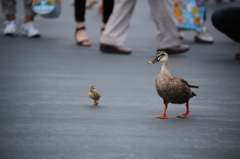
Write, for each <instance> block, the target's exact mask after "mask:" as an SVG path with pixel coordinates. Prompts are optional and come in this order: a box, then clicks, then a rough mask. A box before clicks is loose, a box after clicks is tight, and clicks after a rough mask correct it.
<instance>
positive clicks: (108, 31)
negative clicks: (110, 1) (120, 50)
mask: <svg viewBox="0 0 240 159" xmlns="http://www.w3.org/2000/svg"><path fill="white" fill-rule="evenodd" d="M135 3H136V0H116V2H115V5H114V8H113V12H112V14H111V16H110V18H109V19H108V22H107V25H106V28H105V31H104V33H103V35H102V36H101V39H100V42H101V43H104V44H108V45H114V46H123V45H124V42H125V40H126V38H127V30H128V27H129V23H130V19H131V16H132V13H133V10H134V7H135Z"/></svg>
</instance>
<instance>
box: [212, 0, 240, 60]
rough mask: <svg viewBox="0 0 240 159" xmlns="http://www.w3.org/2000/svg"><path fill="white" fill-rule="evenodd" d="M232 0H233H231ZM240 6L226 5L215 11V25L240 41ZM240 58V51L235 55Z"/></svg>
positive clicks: (231, 37) (213, 16) (213, 20)
mask: <svg viewBox="0 0 240 159" xmlns="http://www.w3.org/2000/svg"><path fill="white" fill-rule="evenodd" d="M231 1H232V0H231ZM239 15H240V6H235V7H224V8H220V9H218V10H216V11H214V12H213V14H212V24H213V26H214V27H215V28H216V29H218V30H219V31H221V32H222V33H224V34H225V35H227V36H228V37H229V38H230V39H232V40H234V41H236V42H238V43H240V16H239ZM235 58H236V59H237V60H240V53H237V54H236V55H235Z"/></svg>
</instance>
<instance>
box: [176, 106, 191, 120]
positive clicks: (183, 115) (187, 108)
mask: <svg viewBox="0 0 240 159" xmlns="http://www.w3.org/2000/svg"><path fill="white" fill-rule="evenodd" d="M189 113H190V111H189V103H188V102H187V103H186V113H185V114H182V115H179V116H177V118H187V117H188V115H189Z"/></svg>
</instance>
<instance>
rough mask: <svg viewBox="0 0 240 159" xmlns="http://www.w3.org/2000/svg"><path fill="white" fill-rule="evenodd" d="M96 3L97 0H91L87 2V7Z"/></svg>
mask: <svg viewBox="0 0 240 159" xmlns="http://www.w3.org/2000/svg"><path fill="white" fill-rule="evenodd" d="M96 3H97V0H90V2H88V3H87V5H86V8H91V7H92V6H93V5H94V4H96Z"/></svg>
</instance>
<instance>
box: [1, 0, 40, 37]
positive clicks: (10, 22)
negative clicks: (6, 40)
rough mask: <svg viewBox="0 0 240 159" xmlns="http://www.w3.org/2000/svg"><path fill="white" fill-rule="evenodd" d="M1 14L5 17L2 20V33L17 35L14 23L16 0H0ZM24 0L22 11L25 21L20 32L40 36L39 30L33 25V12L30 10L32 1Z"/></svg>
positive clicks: (29, 35) (27, 35)
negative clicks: (4, 19)
mask: <svg viewBox="0 0 240 159" xmlns="http://www.w3.org/2000/svg"><path fill="white" fill-rule="evenodd" d="M1 2H2V10H3V14H4V15H5V17H6V21H5V22H4V24H5V25H6V26H5V29H4V30H3V35H5V36H15V35H17V25H16V16H15V15H16V12H17V11H16V0H1ZM23 2H24V13H25V21H24V24H23V25H22V34H23V35H25V36H26V37H30V38H33V37H40V32H39V30H38V29H37V28H36V27H35V25H34V23H33V21H34V17H35V15H36V14H35V13H34V12H33V10H32V1H31V0H23Z"/></svg>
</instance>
